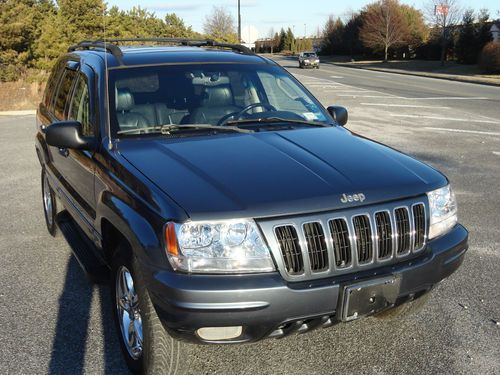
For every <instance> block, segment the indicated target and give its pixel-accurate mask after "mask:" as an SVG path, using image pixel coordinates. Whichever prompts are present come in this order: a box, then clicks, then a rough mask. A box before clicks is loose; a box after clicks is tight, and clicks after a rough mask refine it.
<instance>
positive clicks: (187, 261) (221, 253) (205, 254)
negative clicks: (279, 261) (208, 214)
mask: <svg viewBox="0 0 500 375" xmlns="http://www.w3.org/2000/svg"><path fill="white" fill-rule="evenodd" d="M165 236H166V237H165V244H166V251H167V255H168V259H169V261H170V263H171V264H172V267H173V268H174V269H175V270H182V271H187V272H203V273H252V272H271V271H274V270H275V267H274V263H273V260H272V258H271V254H270V252H269V249H268V247H267V245H266V244H265V242H264V241H263V239H262V236H261V234H260V231H259V229H258V228H257V225H256V224H255V222H254V221H253V220H246V219H243V220H230V221H224V222H187V223H184V224H175V223H168V224H167V226H166V230H165Z"/></svg>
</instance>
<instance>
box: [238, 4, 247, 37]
mask: <svg viewBox="0 0 500 375" xmlns="http://www.w3.org/2000/svg"><path fill="white" fill-rule="evenodd" d="M240 9H241V7H240V0H238V43H241V12H240ZM247 42H248V41H247Z"/></svg>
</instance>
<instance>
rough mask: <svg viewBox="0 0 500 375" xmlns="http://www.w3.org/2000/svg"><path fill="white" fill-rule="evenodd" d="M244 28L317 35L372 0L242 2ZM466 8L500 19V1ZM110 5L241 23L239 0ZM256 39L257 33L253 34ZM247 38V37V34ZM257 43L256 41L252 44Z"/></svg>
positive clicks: (417, 3) (118, 1)
mask: <svg viewBox="0 0 500 375" xmlns="http://www.w3.org/2000/svg"><path fill="white" fill-rule="evenodd" d="M240 1H241V23H242V28H243V29H245V27H246V28H247V29H248V28H250V29H254V28H255V29H256V31H257V37H259V38H265V37H268V36H269V34H270V31H271V29H274V31H279V30H280V28H281V27H283V28H285V29H286V28H287V27H290V28H291V29H293V30H294V34H295V35H296V36H297V37H302V36H304V35H305V34H306V35H308V36H309V35H313V34H315V33H316V31H317V29H318V27H319V28H323V25H324V24H325V22H326V20H327V19H328V16H329V15H330V14H333V15H334V16H335V17H337V16H340V17H343V16H345V15H347V14H349V13H350V12H352V11H357V10H359V9H361V8H363V6H365V5H366V4H368V3H370V2H373V0H372V1H370V0H240ZM429 1H430V0H413V1H412V0H402V1H401V2H402V3H405V4H408V5H412V6H414V7H416V8H418V9H424V8H425V7H426V5H428V4H429ZM459 1H460V3H461V5H462V6H464V7H472V8H473V9H475V10H479V9H481V8H486V9H489V11H490V17H492V18H500V1H499V0H477V1H476V0H474V1H473V2H472V1H467V0H459ZM107 3H108V6H110V7H111V6H112V5H117V6H118V7H119V8H120V9H129V8H132V7H133V6H137V5H140V6H141V7H142V8H146V9H148V10H150V11H153V12H154V13H155V14H156V15H157V16H159V17H163V16H164V15H165V14H166V13H176V14H177V15H178V16H179V17H181V18H182V19H183V20H184V21H185V23H186V25H191V26H192V27H193V30H195V31H199V32H203V23H204V21H205V17H206V15H207V14H210V12H211V10H212V7H213V6H214V5H215V6H224V7H225V8H226V9H227V10H228V11H229V12H230V13H231V14H233V16H234V20H235V26H236V25H237V24H236V20H237V4H238V1H237V0H208V1H207V0H174V1H161V0H140V1H139V0H128V1H127V0H108V1H107ZM252 34H254V35H252V37H253V36H255V32H254V33H252ZM243 36H244V35H243ZM252 42H253V41H252Z"/></svg>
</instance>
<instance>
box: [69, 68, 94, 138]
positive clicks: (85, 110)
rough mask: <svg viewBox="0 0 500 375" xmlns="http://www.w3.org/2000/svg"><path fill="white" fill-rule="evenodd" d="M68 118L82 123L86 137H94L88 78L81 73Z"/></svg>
mask: <svg viewBox="0 0 500 375" xmlns="http://www.w3.org/2000/svg"><path fill="white" fill-rule="evenodd" d="M68 118H69V119H71V120H76V121H80V123H81V124H82V134H83V135H84V136H90V135H94V127H93V125H92V124H91V121H90V97H89V86H88V83H87V77H86V76H85V75H84V74H82V73H79V74H78V81H77V83H76V87H75V91H74V94H73V99H72V100H71V107H70V110H69V115H68Z"/></svg>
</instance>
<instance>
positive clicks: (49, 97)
mask: <svg viewBox="0 0 500 375" xmlns="http://www.w3.org/2000/svg"><path fill="white" fill-rule="evenodd" d="M62 69H63V62H62V61H60V62H58V63H57V64H56V65H54V67H53V68H52V72H51V73H50V77H49V80H48V81H47V87H46V88H45V96H44V98H43V102H44V104H45V107H46V108H47V109H48V110H49V111H51V110H52V104H53V103H54V91H55V90H56V88H57V84H58V83H59V79H60V78H61V73H62V72H61V70H62Z"/></svg>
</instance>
